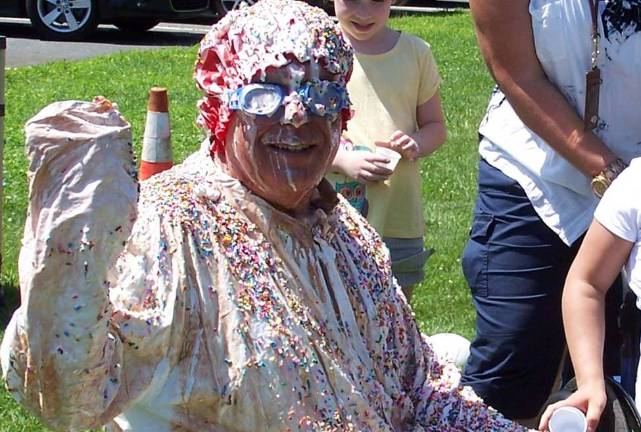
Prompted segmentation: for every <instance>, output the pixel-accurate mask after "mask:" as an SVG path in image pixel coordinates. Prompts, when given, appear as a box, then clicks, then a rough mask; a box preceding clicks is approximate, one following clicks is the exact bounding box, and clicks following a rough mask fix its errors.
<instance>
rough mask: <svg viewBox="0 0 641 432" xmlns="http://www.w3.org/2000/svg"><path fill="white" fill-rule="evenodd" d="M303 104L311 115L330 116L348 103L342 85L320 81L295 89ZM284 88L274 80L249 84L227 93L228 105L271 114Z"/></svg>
mask: <svg viewBox="0 0 641 432" xmlns="http://www.w3.org/2000/svg"><path fill="white" fill-rule="evenodd" d="M298 94H299V95H300V96H301V99H302V101H303V104H304V105H305V106H306V107H307V109H308V110H309V111H310V112H311V113H312V114H314V115H317V116H321V117H323V116H330V115H335V114H337V113H339V112H340V110H342V109H343V108H347V107H349V102H348V99H347V91H346V90H345V87H343V86H340V85H338V84H336V83H332V82H327V81H323V82H320V83H306V84H304V85H303V86H301V87H300V88H299V89H298ZM284 98H285V90H284V89H283V87H281V86H279V85H276V84H261V83H256V84H248V85H246V86H243V87H241V88H239V89H236V90H234V91H231V92H229V93H228V101H227V103H228V105H229V107H230V108H231V109H233V110H242V111H244V112H245V113H248V114H252V115H257V116H268V117H271V116H272V115H274V114H275V113H276V112H277V111H278V109H279V108H280V107H281V105H282V104H283V99H284Z"/></svg>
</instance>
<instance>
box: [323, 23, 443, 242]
mask: <svg viewBox="0 0 641 432" xmlns="http://www.w3.org/2000/svg"><path fill="white" fill-rule="evenodd" d="M439 84H440V77H439V74H438V70H437V68H436V62H435V61H434V57H433V56H432V51H431V49H430V46H429V45H428V44H427V43H426V42H425V41H423V40H422V39H420V38H418V37H416V36H413V35H410V34H406V33H401V35H400V38H399V40H398V41H397V43H396V45H395V46H394V48H392V49H391V50H390V51H388V52H386V53H383V54H377V55H366V54H360V53H356V57H355V59H354V71H353V73H352V76H351V78H350V80H349V82H348V84H347V89H348V91H349V96H350V99H351V101H352V104H353V105H352V108H353V110H354V117H353V118H352V119H351V120H350V121H349V123H348V124H347V130H346V131H345V136H346V137H347V138H348V139H349V140H350V141H351V142H352V143H353V144H354V146H356V147H368V148H369V149H370V150H372V151H373V150H374V148H375V146H374V142H376V141H380V140H387V139H388V138H389V137H390V136H391V135H392V133H393V132H394V131H396V130H401V131H403V132H405V133H407V134H411V133H414V132H415V131H416V130H417V129H418V125H417V123H416V108H417V107H418V106H419V105H422V104H424V103H425V102H427V101H428V100H430V99H431V98H432V96H434V94H435V93H436V91H437V90H438V87H439ZM419 168H420V162H419V161H415V162H410V161H408V160H406V159H401V161H400V162H399V163H398V165H397V167H396V170H395V171H394V174H392V176H391V177H390V178H389V179H388V180H387V181H385V182H380V183H375V184H367V185H366V187H365V189H366V196H367V200H368V202H369V212H368V215H367V219H368V220H369V222H370V223H371V224H372V225H373V226H374V228H375V229H376V231H378V233H379V234H381V235H383V236H386V237H398V238H417V237H422V236H423V234H424V226H425V221H424V219H423V205H422V199H421V196H422V195H421V176H420V170H419ZM329 177H330V180H331V181H332V182H333V183H334V184H335V185H336V184H337V177H336V176H329ZM344 177H345V176H343V178H344Z"/></svg>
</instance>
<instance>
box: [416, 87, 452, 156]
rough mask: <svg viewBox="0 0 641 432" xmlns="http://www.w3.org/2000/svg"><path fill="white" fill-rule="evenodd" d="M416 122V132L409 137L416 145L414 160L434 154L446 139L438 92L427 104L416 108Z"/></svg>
mask: <svg viewBox="0 0 641 432" xmlns="http://www.w3.org/2000/svg"><path fill="white" fill-rule="evenodd" d="M416 120H417V123H418V130H417V131H416V132H414V133H413V134H412V135H411V137H412V138H413V139H414V141H416V143H417V144H418V154H417V156H416V158H421V157H424V156H429V155H431V154H432V153H434V151H435V150H436V149H437V148H439V147H440V146H441V145H442V144H443V143H444V142H445V139H446V137H447V132H446V130H445V118H444V117H443V110H442V108H441V95H440V93H439V92H438V91H437V92H436V93H435V94H434V96H432V97H431V98H430V99H429V100H428V101H427V102H425V103H424V104H422V105H420V106H418V107H417V108H416Z"/></svg>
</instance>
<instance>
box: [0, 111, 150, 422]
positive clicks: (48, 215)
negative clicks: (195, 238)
mask: <svg viewBox="0 0 641 432" xmlns="http://www.w3.org/2000/svg"><path fill="white" fill-rule="evenodd" d="M26 135H27V143H26V145H27V153H28V158H29V162H30V166H29V172H28V179H29V194H30V195H29V205H28V214H27V218H26V223H25V229H24V238H23V245H22V249H21V252H20V258H19V274H20V295H21V306H20V308H19V309H18V310H17V311H16V312H15V313H14V315H13V318H12V319H11V322H10V324H9V326H8V327H7V329H6V332H5V336H4V340H3V341H2V347H1V351H0V354H1V356H0V358H1V361H2V373H3V377H4V379H5V380H6V384H7V387H8V389H9V391H10V392H11V394H12V395H13V396H14V397H15V398H16V399H17V400H19V401H20V402H21V403H23V404H24V405H25V406H27V407H28V408H29V410H30V411H32V412H33V413H35V414H36V415H37V416H38V417H40V418H41V419H42V420H43V421H44V423H46V424H47V425H48V426H49V427H52V428H54V429H60V430H82V429H86V428H90V427H96V426H98V425H100V424H102V423H104V422H105V418H106V417H108V416H110V415H115V414H117V413H113V414H110V413H109V411H110V408H111V407H112V403H113V401H114V399H115V395H116V394H117V393H118V389H119V385H120V376H121V364H120V361H121V358H122V353H123V343H122V342H121V339H120V337H119V334H118V329H117V327H116V326H115V325H114V324H113V323H112V321H111V314H112V306H111V304H110V302H109V294H108V292H109V286H108V285H109V283H108V282H107V273H108V271H109V269H110V268H111V267H112V266H113V265H114V262H115V261H116V259H117V257H118V255H119V254H120V253H121V251H122V250H123V247H124V245H125V243H126V241H127V238H128V236H129V233H130V231H131V228H132V225H133V224H134V222H135V220H136V214H137V212H136V203H137V199H138V182H137V179H136V166H135V161H134V157H133V151H132V146H131V131H130V126H129V124H128V123H127V122H126V120H125V119H124V118H123V117H122V116H121V115H120V113H119V112H118V111H117V109H115V107H114V106H113V105H112V104H111V103H110V102H108V101H106V100H104V99H96V100H95V101H94V102H78V101H66V102H56V103H54V104H51V105H49V106H48V107H46V108H45V109H43V110H42V111H41V112H40V113H38V114H37V115H36V116H35V117H33V118H32V119H31V120H30V121H29V122H27V125H26Z"/></svg>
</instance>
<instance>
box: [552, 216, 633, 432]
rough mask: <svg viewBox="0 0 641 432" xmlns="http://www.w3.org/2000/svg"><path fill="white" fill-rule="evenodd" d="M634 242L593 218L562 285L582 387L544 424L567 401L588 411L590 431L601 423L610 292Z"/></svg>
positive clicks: (567, 326) (571, 347) (572, 351)
mask: <svg viewBox="0 0 641 432" xmlns="http://www.w3.org/2000/svg"><path fill="white" fill-rule="evenodd" d="M632 245H633V243H632V242H630V241H627V240H625V239H622V238H620V237H618V236H617V235H615V234H613V233H612V232H610V231H608V230H607V229H606V228H605V227H604V226H602V225H601V224H600V223H599V222H598V221H596V220H595V221H594V222H592V226H591V227H590V229H589V230H588V233H587V234H586V237H585V240H584V241H583V244H582V245H581V249H580V250H579V253H578V254H577V257H576V259H575V260H574V262H573V263H572V267H571V269H570V272H569V273H568V277H567V280H566V282H565V287H564V288H563V323H564V325H565V333H566V336H567V341H568V348H569V351H570V357H571V358H572V364H573V365H574V369H575V371H576V378H577V384H578V390H577V391H576V392H575V393H574V394H573V395H572V396H571V397H569V398H568V399H566V400H563V401H561V402H558V403H556V404H554V405H551V406H549V407H548V408H547V409H546V410H545V413H544V414H543V416H542V417H541V425H540V428H541V429H543V428H547V426H548V422H549V419H550V416H551V414H552V412H553V411H554V410H555V409H557V408H559V407H561V406H567V405H570V406H575V407H577V408H579V409H581V410H582V411H584V412H586V417H587V421H588V427H589V428H590V429H591V430H595V429H596V426H597V424H598V423H599V418H600V416H601V413H602V412H603V409H604V407H605V403H606V393H605V386H604V381H603V357H602V354H603V343H604V338H605V312H604V310H605V309H604V308H605V295H606V293H607V291H608V289H609V288H610V286H611V285H612V282H614V280H615V279H616V277H617V275H618V274H619V272H620V271H621V268H622V267H623V265H624V264H625V262H626V261H627V259H628V256H629V254H630V250H631V249H632Z"/></svg>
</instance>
